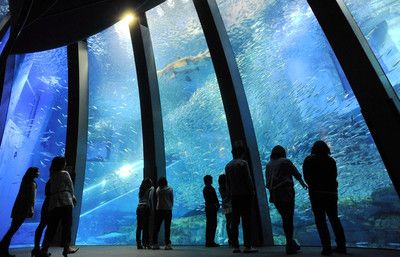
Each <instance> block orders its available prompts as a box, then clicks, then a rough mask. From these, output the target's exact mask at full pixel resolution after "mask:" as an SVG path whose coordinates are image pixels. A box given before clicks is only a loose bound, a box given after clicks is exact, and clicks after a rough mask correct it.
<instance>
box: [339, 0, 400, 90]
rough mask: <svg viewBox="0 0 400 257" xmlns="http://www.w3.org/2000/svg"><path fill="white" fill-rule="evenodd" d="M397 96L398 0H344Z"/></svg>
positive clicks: (399, 72)
mask: <svg viewBox="0 0 400 257" xmlns="http://www.w3.org/2000/svg"><path fill="white" fill-rule="evenodd" d="M344 2H345V4H346V6H347V7H348V9H349V10H350V12H351V14H352V15H353V17H354V19H355V20H356V22H357V24H358V26H359V27H360V29H361V31H362V33H363V34H364V36H365V38H366V39H367V41H368V43H369V45H370V47H371V48H372V50H373V52H374V53H375V55H376V57H377V59H378V61H379V63H380V64H381V66H382V68H383V71H384V72H385V73H386V76H387V77H388V79H389V81H390V83H391V84H392V86H393V87H394V89H395V91H396V93H397V95H398V96H400V26H399V24H400V1H393V0H369V1H368V4H366V2H365V1H363V0H344Z"/></svg>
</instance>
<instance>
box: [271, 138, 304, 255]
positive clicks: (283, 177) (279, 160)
mask: <svg viewBox="0 0 400 257" xmlns="http://www.w3.org/2000/svg"><path fill="white" fill-rule="evenodd" d="M265 176H266V182H267V188H268V190H269V194H270V198H269V200H270V202H271V203H273V204H274V205H275V207H276V209H277V210H278V212H279V214H280V215H281V218H282V226H283V231H284V232H285V237H286V254H296V253H297V252H298V251H299V250H300V246H299V245H298V244H297V242H296V241H295V240H294V238H293V216H294V204H295V193H294V183H293V177H294V178H295V179H296V180H298V181H299V183H300V184H301V185H302V186H303V188H304V189H307V185H306V184H305V183H304V181H303V179H302V177H301V174H300V172H299V171H298V170H297V169H296V167H295V166H294V165H293V163H292V162H291V161H290V160H289V159H287V158H286V151H285V148H283V147H282V146H280V145H277V146H275V147H274V148H273V149H272V151H271V156H270V161H269V162H268V163H267V165H266V171H265Z"/></svg>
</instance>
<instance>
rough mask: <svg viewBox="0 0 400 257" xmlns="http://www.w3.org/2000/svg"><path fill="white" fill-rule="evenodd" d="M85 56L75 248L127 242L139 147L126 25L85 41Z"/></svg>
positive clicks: (140, 156)
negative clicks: (85, 120)
mask: <svg viewBox="0 0 400 257" xmlns="http://www.w3.org/2000/svg"><path fill="white" fill-rule="evenodd" d="M88 54H89V128H88V145H87V157H86V171H85V184H84V190H83V202H82V210H81V215H80V220H79V230H78V236H77V244H87V245H98V244H100V245H104V244H107V245H110V244H112V245H115V244H133V243H134V242H135V238H134V233H135V222H136V215H135V210H136V205H137V200H138V199H137V198H138V197H137V195H138V187H139V186H140V183H141V181H142V179H143V152H142V151H143V150H142V149H143V144H142V127H141V120H140V103H139V93H138V87H137V79H136V69H135V66H134V58H133V50H132V44H131V39H130V34H129V29H128V24H127V23H125V22H120V23H117V24H116V25H114V26H112V27H110V28H108V29H106V30H105V31H103V32H101V33H99V34H96V35H94V36H92V37H90V38H89V39H88Z"/></svg>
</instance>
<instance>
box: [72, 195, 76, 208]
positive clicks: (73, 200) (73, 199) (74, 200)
mask: <svg viewBox="0 0 400 257" xmlns="http://www.w3.org/2000/svg"><path fill="white" fill-rule="evenodd" d="M72 203H73V204H74V206H76V203H77V201H76V197H75V196H73V197H72Z"/></svg>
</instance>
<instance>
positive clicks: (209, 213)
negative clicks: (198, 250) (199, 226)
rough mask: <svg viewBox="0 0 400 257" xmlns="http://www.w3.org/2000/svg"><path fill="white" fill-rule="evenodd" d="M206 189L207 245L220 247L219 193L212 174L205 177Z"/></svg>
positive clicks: (204, 193) (204, 194)
mask: <svg viewBox="0 0 400 257" xmlns="http://www.w3.org/2000/svg"><path fill="white" fill-rule="evenodd" d="M203 180H204V185H205V186H204V189H203V196H204V201H205V211H206V247H219V244H217V243H215V241H214V239H215V231H216V230H217V213H218V209H219V201H218V197H217V193H216V192H215V189H214V187H213V186H212V182H213V178H212V176H210V175H206V176H204V178H203Z"/></svg>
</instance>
